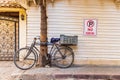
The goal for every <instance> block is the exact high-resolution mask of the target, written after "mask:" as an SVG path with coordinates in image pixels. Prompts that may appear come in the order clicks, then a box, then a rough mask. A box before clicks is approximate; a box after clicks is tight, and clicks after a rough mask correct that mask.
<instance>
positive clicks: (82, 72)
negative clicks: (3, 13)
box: [11, 66, 120, 80]
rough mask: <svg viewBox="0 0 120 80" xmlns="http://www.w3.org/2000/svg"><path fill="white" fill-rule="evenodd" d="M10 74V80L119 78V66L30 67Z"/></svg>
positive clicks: (104, 79) (101, 79) (103, 79)
mask: <svg viewBox="0 0 120 80" xmlns="http://www.w3.org/2000/svg"><path fill="white" fill-rule="evenodd" d="M11 76H12V78H13V79H12V80H120V67H114V66H112V67H110V66H109V67H108V66H105V67H101V66H100V67H98V66H83V67H74V68H67V69H60V68H32V69H30V70H26V71H21V70H20V71H16V72H14V73H13V74H12V75H11Z"/></svg>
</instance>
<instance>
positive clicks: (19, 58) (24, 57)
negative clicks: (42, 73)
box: [13, 48, 36, 70]
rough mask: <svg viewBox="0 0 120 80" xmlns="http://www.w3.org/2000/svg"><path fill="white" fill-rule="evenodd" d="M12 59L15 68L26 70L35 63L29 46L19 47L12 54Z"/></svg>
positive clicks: (34, 56) (34, 57) (33, 54)
mask: <svg viewBox="0 0 120 80" xmlns="http://www.w3.org/2000/svg"><path fill="white" fill-rule="evenodd" d="M13 59H14V64H15V66H16V67H17V68H19V69H22V70H27V69H30V68H32V67H33V66H34V65H35V62H36V55H35V53H34V52H33V51H32V50H30V49H29V48H21V49H19V50H18V51H17V52H16V53H15V54H14V58H13Z"/></svg>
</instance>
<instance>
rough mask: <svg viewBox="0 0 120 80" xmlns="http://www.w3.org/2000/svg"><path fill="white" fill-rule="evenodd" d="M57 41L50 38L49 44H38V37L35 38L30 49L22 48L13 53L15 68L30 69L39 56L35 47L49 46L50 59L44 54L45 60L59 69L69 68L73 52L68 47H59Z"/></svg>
mask: <svg viewBox="0 0 120 80" xmlns="http://www.w3.org/2000/svg"><path fill="white" fill-rule="evenodd" d="M38 40H39V42H37V41H38ZM59 41H60V38H52V39H51V41H50V42H40V37H35V38H34V40H33V42H32V44H31V46H30V47H24V48H21V49H19V50H18V51H16V52H15V54H14V58H13V60H14V64H15V66H16V67H17V68H19V69H22V70H27V69H30V68H32V67H33V66H34V65H35V64H36V63H37V62H38V57H39V56H40V55H41V52H40V51H39V49H38V48H37V45H51V48H50V51H49V53H48V54H49V56H50V57H49V56H48V55H47V54H46V55H45V58H46V60H51V62H52V63H53V64H55V65H56V66H57V67H59V68H69V67H70V66H71V65H72V64H73V62H74V52H73V50H72V48H70V47H69V46H61V45H59Z"/></svg>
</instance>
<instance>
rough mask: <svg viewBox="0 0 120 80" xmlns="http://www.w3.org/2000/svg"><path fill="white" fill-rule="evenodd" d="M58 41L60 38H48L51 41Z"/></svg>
mask: <svg viewBox="0 0 120 80" xmlns="http://www.w3.org/2000/svg"><path fill="white" fill-rule="evenodd" d="M58 41H60V38H51V40H50V42H51V43H55V42H58Z"/></svg>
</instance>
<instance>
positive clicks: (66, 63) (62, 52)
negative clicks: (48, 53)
mask: <svg viewBox="0 0 120 80" xmlns="http://www.w3.org/2000/svg"><path fill="white" fill-rule="evenodd" d="M73 62H74V53H73V51H72V50H71V49H69V48H67V47H61V48H59V50H56V52H55V54H54V63H55V65H56V66H57V67H59V68H68V67H70V66H71V65H72V64H73Z"/></svg>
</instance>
